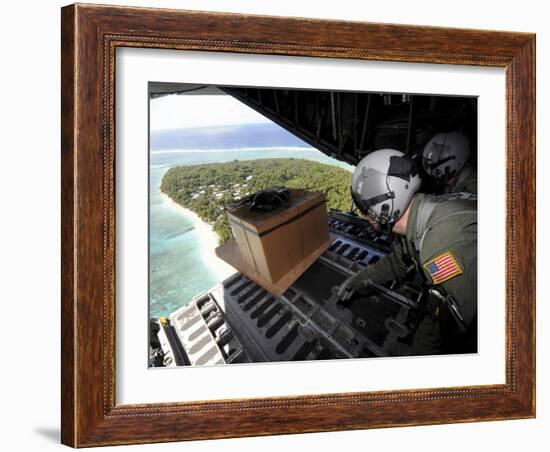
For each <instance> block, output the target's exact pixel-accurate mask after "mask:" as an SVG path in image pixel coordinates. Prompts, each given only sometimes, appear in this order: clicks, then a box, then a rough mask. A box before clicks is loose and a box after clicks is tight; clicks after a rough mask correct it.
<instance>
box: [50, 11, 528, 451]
mask: <svg viewBox="0 0 550 452" xmlns="http://www.w3.org/2000/svg"><path fill="white" fill-rule="evenodd" d="M61 37H62V62H61V64H62V66H61V73H62V136H61V138H62V140H61V147H62V149H61V155H62V169H61V173H62V200H61V205H62V250H61V255H62V299H61V317H62V325H61V339H62V349H61V353H62V357H63V359H62V366H61V387H62V391H61V392H62V402H61V406H62V420H61V440H62V442H63V443H64V444H66V445H69V446H73V447H87V446H100V445H114V444H134V443H149V442H162V441H180V440H196V439H212V438H227V437H238V436H255V435H273V434H285V433H302V432H319V431H337V430H349V429H363V428H377V427H390V426H404V425H425V424H441V423H451V422H470V421H485V420H499V419H519V418H530V417H534V416H535V35H533V34H529V33H510V32H496V31H482V30H465V29H449V28H437V27H419V26H409V25H390V24H374V23H360V22H341V21H328V20H313V19H299V18H280V17H266V16H248V15H239V14H225V13H224V14H220V13H205V12H190V11H178V10H162V9H148V8H127V7H110V6H94V5H80V4H75V5H70V6H67V7H64V8H63V9H62V24H61ZM121 47H139V48H151V49H172V50H191V51H212V52H231V53H244V54H248V53H251V54H267V55H286V56H307V57H324V58H334V59H356V60H376V61H391V62H397V63H430V64H434V63H435V64H442V65H469V66H483V67H500V68H504V69H505V71H506V93H505V94H506V252H505V254H506V275H505V276H506V300H505V302H506V321H505V323H506V326H505V328H506V333H505V335H506V347H505V348H506V350H505V369H506V370H505V373H506V382H505V384H498V385H482V386H464V387H448V388H421V389H410V390H398V391H375V392H372V391H371V392H356V393H340V394H317V395H303V396H292V397H287V396H284V397H281V396H278V397H263V398H247V399H223V400H215V401H200V402H196V401H193V402H186V401H180V400H174V401H173V402H169V403H156V404H139V405H118V404H117V403H116V398H115V377H116V365H117V363H116V359H115V334H116V329H115V321H114V320H115V319H116V315H117V313H116V306H115V298H116V297H115V294H116V275H115V270H116V260H115V259H116V253H115V240H116V233H115V231H116V229H115V226H116V220H115V216H116V203H115V185H116V182H115V181H116V174H115V158H116V155H115V154H116V152H115V127H116V124H115V75H116V71H115V68H116V63H117V61H116V49H117V48H121Z"/></svg>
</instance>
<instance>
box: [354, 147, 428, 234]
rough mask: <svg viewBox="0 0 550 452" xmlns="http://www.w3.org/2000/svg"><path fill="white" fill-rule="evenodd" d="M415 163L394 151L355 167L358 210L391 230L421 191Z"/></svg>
mask: <svg viewBox="0 0 550 452" xmlns="http://www.w3.org/2000/svg"><path fill="white" fill-rule="evenodd" d="M421 182H422V181H421V179H420V176H419V175H418V168H417V166H416V163H415V162H414V160H412V159H411V158H410V157H408V156H406V155H405V154H404V153H403V152H401V151H397V150H394V149H380V150H378V151H374V152H371V153H370V154H368V155H367V156H366V157H364V158H363V159H362V160H361V161H360V162H359V163H358V164H357V166H356V168H355V171H354V172H353V176H352V180H351V196H352V198H353V202H354V203H355V205H356V206H357V208H358V209H359V210H360V211H361V212H362V213H363V214H364V215H366V216H367V217H368V218H369V220H371V222H374V223H376V224H379V225H380V226H381V228H382V229H390V227H391V226H392V225H393V224H395V222H396V221H397V220H399V218H401V216H402V215H403V213H404V212H405V210H406V209H407V207H408V206H409V204H410V202H411V200H412V198H413V196H414V194H415V193H416V192H417V191H418V190H419V189H420V184H421Z"/></svg>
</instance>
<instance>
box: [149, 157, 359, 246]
mask: <svg viewBox="0 0 550 452" xmlns="http://www.w3.org/2000/svg"><path fill="white" fill-rule="evenodd" d="M350 184H351V173H350V172H349V171H346V170H345V169H342V168H338V167H336V166H331V165H326V164H323V163H318V162H313V161H310V160H302V159H294V158H289V159H265V160H264V159H261V160H245V161H238V160H235V161H233V162H228V163H211V164H204V165H191V166H176V167H174V168H170V169H169V170H168V171H167V172H166V174H165V175H164V177H163V178H162V182H161V186H160V189H161V191H162V192H163V193H165V194H167V195H168V196H169V197H170V198H172V199H173V200H174V201H175V202H177V203H178V204H180V205H182V206H184V207H186V208H188V209H190V210H192V211H193V212H195V213H197V215H198V216H199V217H200V218H201V219H202V220H203V221H206V222H208V223H210V224H212V225H213V227H214V231H216V233H217V234H218V236H219V239H220V243H222V244H223V243H225V242H226V241H227V240H229V239H230V238H231V228H230V227H229V223H228V221H227V217H226V215H225V213H224V211H223V206H224V205H227V204H230V203H234V202H236V201H238V200H239V199H241V198H242V197H244V196H246V195H248V194H251V193H255V192H257V191H259V190H264V189H266V188H272V187H281V186H283V187H287V188H300V189H304V190H311V191H318V192H322V193H324V194H325V196H326V198H327V205H328V208H329V209H340V210H344V211H346V210H349V209H350V208H351V197H350V194H349V186H350Z"/></svg>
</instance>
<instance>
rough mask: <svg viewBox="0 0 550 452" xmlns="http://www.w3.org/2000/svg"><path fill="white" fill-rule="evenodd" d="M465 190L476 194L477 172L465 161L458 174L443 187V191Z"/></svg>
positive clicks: (455, 191)
mask: <svg viewBox="0 0 550 452" xmlns="http://www.w3.org/2000/svg"><path fill="white" fill-rule="evenodd" d="M460 192H467V193H473V194H474V195H477V172H476V170H475V169H474V167H473V166H472V165H470V164H469V163H466V164H465V165H464V166H463V167H462V170H460V173H458V176H456V177H455V178H453V179H452V180H451V181H450V182H449V183H448V184H446V185H445V186H444V187H443V193H460Z"/></svg>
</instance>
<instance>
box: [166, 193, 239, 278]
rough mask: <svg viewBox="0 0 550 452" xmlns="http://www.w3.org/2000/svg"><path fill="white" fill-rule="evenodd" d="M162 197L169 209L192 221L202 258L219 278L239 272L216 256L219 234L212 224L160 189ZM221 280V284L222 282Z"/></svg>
mask: <svg viewBox="0 0 550 452" xmlns="http://www.w3.org/2000/svg"><path fill="white" fill-rule="evenodd" d="M159 192H160V196H161V198H162V201H163V204H165V205H166V207H167V208H169V209H173V210H175V211H177V212H178V213H179V214H180V215H182V216H184V217H186V218H187V219H189V220H191V222H192V223H193V229H194V231H195V232H196V233H197V235H198V241H199V246H200V253H201V257H202V259H203V260H204V262H205V263H206V264H207V265H208V267H209V268H210V269H211V270H213V271H214V272H216V275H217V277H218V278H221V280H223V279H225V278H227V277H228V276H230V275H232V274H233V273H235V272H237V270H236V269H235V268H233V267H231V266H230V265H229V264H228V263H226V262H224V261H222V260H221V259H220V258H218V256H216V253H215V251H214V250H215V249H216V248H217V247H218V246H219V243H218V240H219V237H218V234H217V233H216V232H215V231H214V228H213V227H212V225H211V224H210V223H207V222H206V221H204V220H202V219H201V218H200V217H199V216H198V215H197V214H196V213H195V212H193V211H192V210H190V209H188V208H187V207H183V206H182V205H181V204H178V203H177V202H176V201H174V200H173V199H172V198H170V196H168V195H167V194H166V193H164V192H162V191H161V190H160V188H159ZM221 280H220V282H221Z"/></svg>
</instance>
